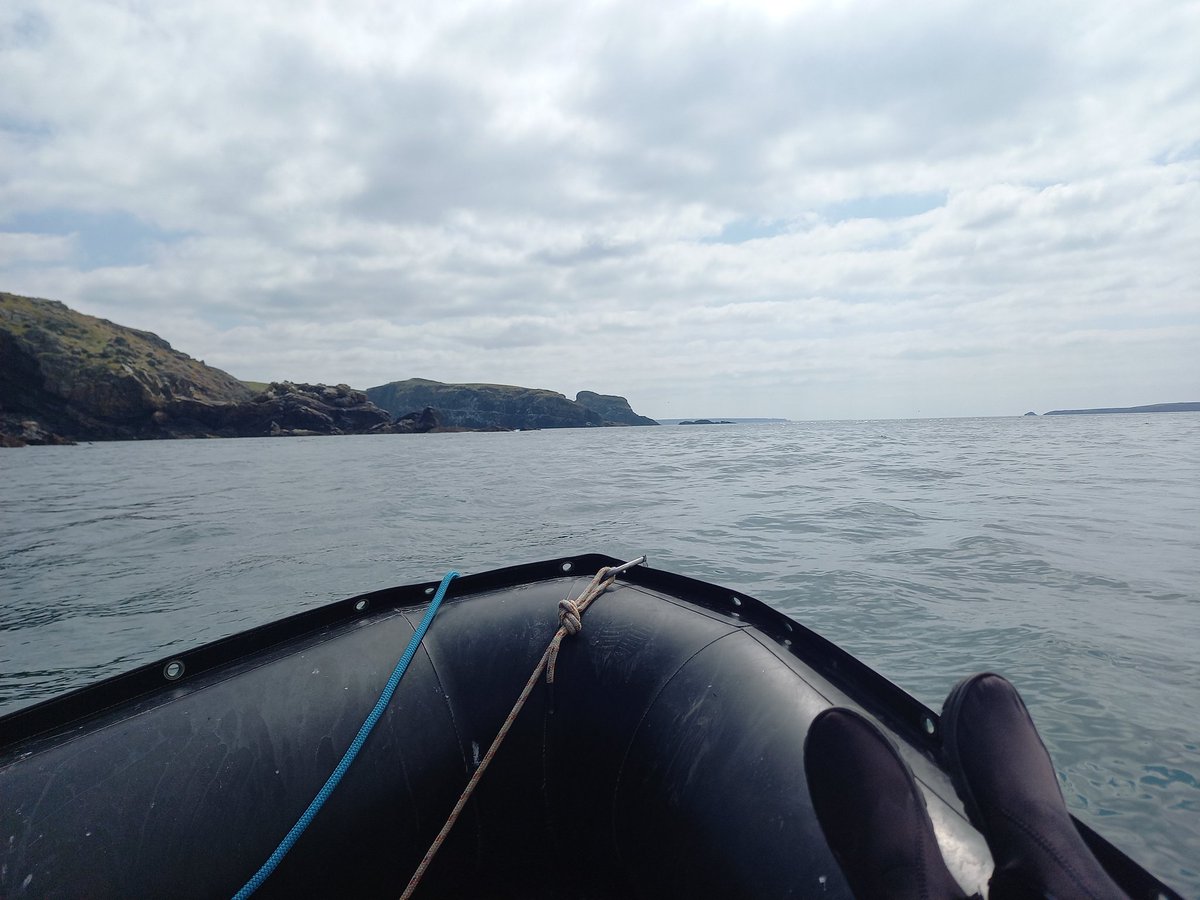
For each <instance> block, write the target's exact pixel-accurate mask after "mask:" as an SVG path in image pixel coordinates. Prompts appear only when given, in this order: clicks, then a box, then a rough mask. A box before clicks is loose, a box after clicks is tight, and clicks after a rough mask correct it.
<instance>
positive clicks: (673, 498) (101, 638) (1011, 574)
mask: <svg viewBox="0 0 1200 900" xmlns="http://www.w3.org/2000/svg"><path fill="white" fill-rule="evenodd" d="M0 509H2V510H3V516H2V518H0V712H6V711H10V710H13V709H15V708H17V707H19V706H21V705H24V704H28V703H30V702H32V701H34V700H37V699H39V698H43V697H48V696H51V695H54V694H56V693H58V692H61V691H64V690H66V689H68V688H71V687H75V686H78V685H82V684H86V683H88V682H90V681H94V680H96V679H99V678H102V677H104V676H106V675H111V674H114V673H117V672H120V671H123V670H125V669H127V668H129V667H131V666H134V665H136V664H138V663H141V662H145V661H149V660H152V659H156V658H159V657H162V656H164V655H166V654H168V653H169V652H171V651H172V650H174V649H178V648H185V647H189V646H193V645H196V644H199V643H202V642H205V641H211V640H214V639H215V638H218V637H221V636H223V635H227V634H230V633H233V632H236V631H240V630H242V629H245V628H249V627H251V626H253V625H258V624H260V623H263V622H267V621H269V620H272V619H274V618H277V617H279V616H282V615H286V614H288V613H292V612H296V611H298V610H300V609H304V608H307V607H312V606H316V605H319V604H323V603H326V602H329V601H332V600H335V599H339V598H341V597H345V596H349V595H351V594H355V593H359V592H363V591H368V590H372V589H375V588H381V587H386V586H390V585H394V584H400V583H405V582H410V581H417V580H428V579H433V578H436V577H439V576H440V575H441V574H442V573H443V572H444V571H445V570H447V569H450V568H457V569H460V570H463V571H480V570H483V569H488V568H493V567H497V566H502V565H509V564H513V563H518V562H528V561H533V560H538V559H545V558H550V557H554V556H558V555H562V554H567V553H576V552H580V551H592V550H594V551H602V552H606V553H609V554H612V555H614V556H620V557H631V556H635V555H638V554H641V553H646V554H648V555H649V557H650V561H651V563H652V564H653V565H655V566H657V567H659V568H665V569H671V570H674V571H678V572H682V573H685V574H689V575H693V576H696V577H699V578H704V579H707V580H711V581H716V582H719V583H722V584H725V585H727V586H729V587H731V588H734V589H736V590H738V591H744V592H745V593H748V594H750V595H753V596H757V597H758V598H760V599H762V600H765V601H766V602H768V603H770V604H772V605H774V606H776V607H778V608H779V609H782V610H784V611H786V612H787V613H789V614H791V615H792V616H794V617H795V618H797V619H799V620H800V621H802V622H804V623H806V624H807V625H809V626H810V627H812V628H814V629H815V630H817V631H819V632H820V633H822V634H824V635H825V636H827V637H829V638H831V639H832V640H834V641H836V642H838V643H840V644H842V645H843V646H844V647H846V648H847V649H849V650H850V651H851V652H853V653H855V654H856V655H858V656H860V657H861V658H863V659H864V660H865V661H867V662H868V663H869V664H870V665H872V666H874V667H875V668H876V669H878V670H879V671H881V672H882V673H883V674H884V675H886V676H887V677H889V678H890V679H892V680H893V681H895V682H896V683H898V684H900V685H901V686H903V687H904V688H906V689H907V690H908V691H910V692H911V693H913V694H914V695H916V696H917V697H918V698H920V699H921V700H923V701H924V702H926V703H927V704H929V705H930V706H932V707H933V708H934V709H940V708H941V703H942V700H943V698H944V697H945V694H946V692H947V691H948V690H949V688H950V687H951V686H952V685H953V684H954V682H955V681H956V680H957V679H958V678H959V677H961V676H962V675H964V674H967V673H970V672H974V671H979V670H984V669H991V670H996V671H999V672H1002V673H1004V674H1006V675H1007V676H1008V677H1009V678H1011V679H1012V680H1013V681H1014V682H1015V683H1016V684H1017V685H1018V687H1019V688H1020V689H1021V691H1022V693H1023V694H1024V696H1025V698H1026V700H1027V701H1028V703H1029V706H1030V707H1031V709H1032V711H1033V714H1034V717H1035V719H1036V720H1037V722H1038V723H1039V725H1040V727H1041V729H1042V731H1043V733H1044V736H1045V738H1046V742H1047V744H1048V745H1049V747H1050V749H1051V752H1052V753H1053V755H1054V758H1055V760H1056V763H1057V765H1058V766H1059V770H1060V775H1061V778H1062V783H1063V790H1064V793H1065V795H1066V797H1067V800H1068V803H1069V804H1070V805H1071V807H1072V808H1073V810H1074V811H1075V812H1076V814H1078V815H1079V816H1080V817H1081V818H1083V819H1085V820H1086V821H1088V822H1089V823H1090V824H1092V825H1093V826H1094V827H1095V828H1096V829H1097V830H1099V831H1101V832H1102V833H1104V834H1105V835H1107V836H1108V837H1109V838H1110V839H1112V840H1113V841H1115V842H1116V843H1117V844H1118V845H1119V846H1121V847H1123V848H1124V849H1126V850H1127V851H1128V852H1130V853H1131V854H1132V855H1133V856H1134V857H1135V858H1137V859H1139V860H1140V861H1142V862H1143V863H1144V864H1145V865H1147V866H1148V867H1149V868H1150V869H1152V870H1153V871H1154V872H1155V873H1156V874H1158V875H1159V876H1160V877H1162V878H1165V879H1166V880H1167V881H1169V882H1171V883H1173V884H1174V885H1175V886H1177V887H1178V888H1180V889H1181V890H1183V891H1184V892H1185V893H1188V894H1192V895H1198V896H1200V865H1198V864H1197V863H1196V862H1195V861H1196V860H1200V782H1198V779H1200V415H1194V414H1187V413H1180V414H1159V415H1148V416H1137V415H1123V416H1097V417H1086V416H1082V417H1062V418H1057V417H1056V418H1013V419H952V420H921V421H885V422H821V423H797V424H789V425H758V426H713V427H705V426H700V427H695V426H692V427H689V426H675V427H663V428H645V429H639V428H628V429H603V430H570V431H541V432H528V433H512V434H448V435H413V436H379V437H366V436H364V437H343V438H292V439H284V440H280V439H262V440H230V441H179V442H169V441H161V442H147V443H110V444H90V445H81V446H78V447H43V448H30V449H25V450H9V451H3V452H0Z"/></svg>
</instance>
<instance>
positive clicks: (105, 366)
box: [0, 293, 251, 439]
mask: <svg viewBox="0 0 1200 900" xmlns="http://www.w3.org/2000/svg"><path fill="white" fill-rule="evenodd" d="M0 359H2V360H3V362H2V364H0V417H2V420H0V421H2V424H0V431H4V432H6V433H12V431H13V430H14V423H16V425H15V427H17V428H20V427H21V423H24V422H29V421H36V422H37V424H38V425H39V426H40V427H41V428H42V429H44V430H46V431H49V432H54V433H58V434H61V435H66V436H71V437H75V438H77V439H119V438H138V437H151V436H157V435H156V434H155V432H157V431H160V430H161V424H160V423H158V422H155V421H154V414H155V413H158V412H161V411H164V410H166V409H167V408H168V407H169V406H170V405H171V404H172V403H173V402H175V401H178V400H188V401H196V402H201V403H234V402H238V401H242V400H247V399H249V398H250V395H251V392H250V390H249V389H248V388H247V387H246V386H245V385H243V384H242V383H241V382H240V381H238V380H237V379H236V378H234V377H233V376H232V375H230V374H228V373H227V372H222V371H221V370H220V369H214V368H213V367H211V366H206V365H205V364H204V363H203V362H201V361H198V360H195V359H192V358H191V357H190V356H188V355H187V354H186V353H180V352H179V351H178V350H175V349H173V348H172V347H171V345H170V344H168V343H167V342H166V341H164V340H163V339H162V338H160V337H158V336H157V335H154V334H151V333H150V332H148V331H138V330H137V329H135V328H126V327H125V326H122V325H117V324H115V323H113V322H109V321H107V320H105V319H97V318H94V317H92V316H85V315H83V314H82V313H77V312H75V311H74V310H71V309H68V308H67V307H66V306H64V305H63V304H61V303H58V302H56V301H53V300H36V299H33V298H30V297H18V296H16V295H15V294H6V293H0ZM25 430H28V429H25Z"/></svg>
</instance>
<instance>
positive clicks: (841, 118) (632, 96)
mask: <svg viewBox="0 0 1200 900" xmlns="http://www.w3.org/2000/svg"><path fill="white" fill-rule="evenodd" d="M1197 34H1200V11H1198V8H1197V7H1196V6H1195V5H1194V4H1191V5H1189V4H1178V3H1172V2H1167V0H1163V2H1159V3H1154V4H1152V6H1150V7H1146V6H1144V5H1142V6H1130V5H1128V4H1119V3H1115V2H1100V3H1096V2H1089V3H1082V2H1080V3H1073V2H1064V3H1060V4H1052V5H1049V6H1047V5H1046V4H1044V3H1033V2H1016V3H1011V4H1001V5H996V4H982V3H978V4H966V5H964V4H961V3H950V2H934V3H930V4H922V5H920V6H919V7H916V8H914V7H900V6H896V5H895V4H883V3H875V2H846V3H837V4H816V3H777V2H766V0H763V2H760V3H755V4H743V3H738V4H726V3H717V2H712V3H705V4H701V5H696V4H691V3H683V2H668V3H665V4H651V5H646V4H635V3H632V2H621V3H604V4H588V3H581V4H556V3H550V2H547V0H539V2H516V3H509V4H503V5H496V4H490V3H482V2H481V3H411V4H407V3H406V4H382V3H369V2H354V3H350V4H338V5H336V6H335V5H332V4H308V5H302V6H300V7H297V6H296V5H294V4H286V3H282V2H264V3H259V4H254V5H253V6H251V7H246V6H245V5H243V4H234V3H232V2H231V0H217V2H210V3H204V4H200V3H194V2H188V3H185V2H175V3H172V2H153V3H152V2H132V3H128V2H126V3H115V2H97V0H79V2H75V3H72V4H69V5H67V6H64V5H62V4H52V3H48V2H45V3H43V2H32V0H14V2H11V3H7V4H5V5H4V8H3V9H0V83H2V84H4V85H5V89H4V91H3V92H0V288H3V289H6V290H12V291H18V292H22V293H29V294H34V295H37V296H47V297H53V298H56V299H61V300H64V301H66V302H68V303H70V304H73V305H75V306H77V307H78V308H80V309H82V310H84V311H86V312H90V313H95V314H99V315H103V316H105V317H107V318H111V319H114V320H116V321H120V322H124V323H127V324H130V325H134V326H136V327H142V328H149V329H152V330H155V331H158V332H159V333H160V334H162V335H163V336H164V337H166V338H167V339H168V340H171V341H172V342H173V343H174V344H175V345H176V346H178V347H180V348H181V349H183V350H185V351H187V352H189V353H192V354H193V355H196V356H200V357H203V358H205V359H206V360H207V361H208V362H210V363H213V364H216V365H220V366H222V367H224V368H227V369H229V370H230V371H232V372H234V373H235V374H237V375H239V376H241V377H246V378H257V379H264V378H265V379H270V378H283V377H290V378H296V379H307V380H324V381H334V382H337V381H348V382H350V383H352V384H355V385H358V386H367V385H372V384H378V383H382V382H385V381H390V380H393V379H398V378H406V377H411V376H423V377H431V378H439V379H443V380H460V379H461V380H471V381H481V380H486V381H502V382H510V383H525V384H530V385H535V386H541V387H550V388H554V389H557V390H561V391H564V392H566V393H573V392H574V391H575V390H577V389H581V388H590V389H595V390H601V391H605V392H617V393H623V394H626V395H627V396H629V397H630V399H631V400H632V401H633V403H634V406H635V408H637V409H638V410H639V411H644V412H647V413H649V414H651V415H653V414H656V413H657V414H659V415H662V416H671V415H708V414H712V415H739V414H740V415H785V416H792V417H797V418H806V417H834V416H837V417H841V416H851V417H867V416H906V415H916V414H918V413H919V414H922V415H968V414H1001V413H1019V412H1023V411H1024V410H1025V409H1028V408H1049V407H1054V406H1059V407H1061V406H1099V405H1121V404H1126V403H1130V404H1132V403H1141V402H1155V401H1158V400H1178V399H1200V370H1198V369H1197V367H1196V365H1195V362H1194V348H1195V346H1196V336H1197V331H1198V330H1200V265H1198V264H1197V262H1196V251H1195V248H1196V247H1197V246H1200V154H1198V153H1197V152H1196V148H1197V147H1200V70H1198V69H1197V67H1196V66H1195V65H1194V63H1193V62H1192V57H1193V55H1194V47H1195V40H1194V38H1195V36H1196V35H1197ZM1193 395H1194V396H1193Z"/></svg>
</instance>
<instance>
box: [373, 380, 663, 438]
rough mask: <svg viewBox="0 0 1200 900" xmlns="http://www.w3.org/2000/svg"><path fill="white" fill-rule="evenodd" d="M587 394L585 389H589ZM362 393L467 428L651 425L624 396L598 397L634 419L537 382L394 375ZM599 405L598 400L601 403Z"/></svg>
mask: <svg viewBox="0 0 1200 900" xmlns="http://www.w3.org/2000/svg"><path fill="white" fill-rule="evenodd" d="M588 393H589V394H590V392H588ZM367 396H368V397H369V398H370V399H371V400H372V401H373V402H374V403H376V404H378V405H379V406H381V407H383V408H384V409H386V410H387V411H388V412H390V413H391V414H392V415H394V416H399V415H401V414H403V413H404V412H405V411H407V410H411V409H420V408H421V407H425V406H431V407H434V408H435V409H437V410H438V412H439V413H441V415H442V419H443V421H444V422H445V425H446V426H448V427H453V428H469V429H495V428H505V429H526V428H586V427H595V426H601V425H617V424H621V425H625V424H640V425H656V424H658V423H656V422H654V421H653V420H652V419H646V418H645V417H643V416H638V415H636V414H635V413H634V412H633V410H632V409H630V408H629V404H628V402H627V401H626V400H625V399H624V398H623V397H607V398H605V397H602V395H600V394H590V396H592V397H597V398H600V399H601V400H602V401H604V400H608V401H613V402H612V403H610V404H609V405H610V407H611V408H612V409H614V410H617V409H619V408H620V407H623V409H624V410H625V413H622V415H624V416H625V417H626V418H627V417H629V416H632V417H633V418H635V419H640V420H641V421H639V422H636V423H633V422H629V421H622V420H619V419H613V418H609V417H608V416H606V415H605V414H604V413H603V412H600V411H597V410H596V409H592V408H590V407H589V406H586V405H584V404H582V403H579V402H577V401H573V400H568V399H567V398H566V397H564V396H563V395H562V394H559V393H556V392H554V391H546V390H540V389H537V388H526V387H516V386H513V385H506V384H443V383H442V382H440V381H427V380H426V379H424V378H411V379H409V380H407V381H393V382H391V383H390V384H383V385H379V386H378V387H373V388H367ZM601 405H602V406H603V403H601Z"/></svg>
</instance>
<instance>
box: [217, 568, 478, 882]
mask: <svg viewBox="0 0 1200 900" xmlns="http://www.w3.org/2000/svg"><path fill="white" fill-rule="evenodd" d="M457 577H458V573H457V572H447V573H446V575H445V577H444V578H442V583H441V584H439V585H438V589H437V593H436V594H434V595H433V600H431V601H430V603H429V609H427V610H426V611H425V618H423V619H422V620H421V624H420V625H418V626H417V630H416V631H414V632H413V636H412V640H411V641H409V642H408V649H406V650H405V651H404V655H403V656H402V657H400V662H398V663H396V668H395V669H394V670H393V671H392V677H391V678H389V679H388V682H387V685H386V686H385V687H384V689H383V693H382V694H380V695H379V699H378V700H377V701H376V702H375V708H374V709H372V710H371V712H370V714H369V715H368V716H367V719H366V721H365V722H363V723H362V727H361V728H359V729H358V734H357V735H356V736H355V738H354V740H353V741H352V742H351V743H350V746H349V747H348V748H347V749H346V752H345V753H344V754H343V755H342V760H341V762H339V763H338V764H337V768H336V769H334V770H333V774H332V775H330V776H329V779H328V780H327V781H326V782H325V785H324V786H323V787H322V788H321V790H320V791H319V792H318V793H317V796H316V797H314V798H313V801H312V803H310V804H308V809H306V810H305V811H304V814H303V815H302V816H300V818H299V820H298V821H297V822H296V824H295V825H293V826H292V830H291V831H289V832H288V833H287V836H286V837H285V838H284V839H283V840H282V841H280V842H279V846H278V847H276V848H275V852H274V853H272V854H271V856H270V858H269V859H267V861H266V862H265V863H263V865H262V868H261V869H259V870H258V871H257V872H255V873H254V877H253V878H251V879H250V880H249V881H247V882H246V884H245V885H244V886H243V887H242V889H241V890H240V891H238V892H237V893H236V894H234V895H233V900H246V898H247V897H249V896H250V895H251V894H253V893H254V892H255V891H257V890H258V889H259V888H260V887H262V885H263V882H264V881H266V880H267V878H269V877H270V875H271V873H272V872H274V871H275V867H276V866H278V865H279V863H280V862H282V861H283V858H284V857H285V856H286V855H287V852H288V851H289V850H291V849H292V845H293V844H295V843H296V841H297V840H299V838H300V835H302V834H303V833H304V829H306V828H307V827H308V826H309V823H311V822H312V820H313V819H314V818H316V815H317V813H318V812H319V811H320V809H321V807H322V806H323V805H324V804H325V801H326V800H328V799H329V796H330V795H331V794H332V793H333V789H334V788H336V787H337V786H338V782H340V781H341V780H342V776H343V775H345V774H346V770H347V769H349V768H350V764H351V763H352V762H354V757H356V756H358V751H359V750H361V749H362V746H363V744H364V743H366V740H367V735H369V734H370V733H371V729H372V728H374V727H375V723H376V722H378V721H379V719H380V718H381V717H382V716H383V711H384V710H385V709H387V705H388V703H390V702H391V699H392V694H394V693H395V692H396V686H397V685H399V684H400V679H401V678H403V677H404V672H405V670H406V669H407V668H408V664H409V663H410V662H412V658H413V655H414V654H415V653H416V652H417V647H419V646H420V645H421V641H422V639H424V637H425V632H426V631H427V630H429V623H430V622H432V621H433V616H434V613H436V612H437V610H438V607H439V606H440V605H441V603H442V598H443V597H445V596H446V589H447V588H448V587H450V582H451V581H453V580H454V579H455V578H457Z"/></svg>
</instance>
